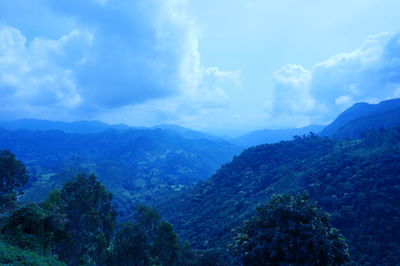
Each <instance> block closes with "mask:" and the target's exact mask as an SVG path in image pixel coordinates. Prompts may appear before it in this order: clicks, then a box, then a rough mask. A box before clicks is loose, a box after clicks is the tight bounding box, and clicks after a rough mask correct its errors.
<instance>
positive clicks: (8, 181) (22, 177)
mask: <svg viewBox="0 0 400 266" xmlns="http://www.w3.org/2000/svg"><path fill="white" fill-rule="evenodd" d="M27 181H28V171H27V170H26V168H25V166H24V164H23V163H22V162H21V161H19V160H17V159H16V158H15V155H14V154H13V153H11V152H10V151H7V150H4V151H0V212H1V211H4V210H7V209H8V208H12V207H14V205H15V203H16V200H17V195H18V194H19V193H18V191H17V189H18V188H21V187H22V186H24V185H25V184H26V182H27Z"/></svg>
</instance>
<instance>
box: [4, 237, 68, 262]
mask: <svg viewBox="0 0 400 266" xmlns="http://www.w3.org/2000/svg"><path fill="white" fill-rule="evenodd" d="M0 265H12V266H65V264H64V263H62V262H60V261H58V260H56V259H54V258H52V257H44V256H40V255H38V254H37V253H35V252H33V251H29V250H24V249H20V248H18V247H15V246H11V245H8V244H6V243H3V242H2V241H0Z"/></svg>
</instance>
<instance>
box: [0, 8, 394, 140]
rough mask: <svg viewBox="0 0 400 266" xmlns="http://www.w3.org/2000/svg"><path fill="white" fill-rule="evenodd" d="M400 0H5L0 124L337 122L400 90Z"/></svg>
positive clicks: (227, 131) (226, 129) (228, 130)
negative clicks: (26, 120)
mask: <svg viewBox="0 0 400 266" xmlns="http://www.w3.org/2000/svg"><path fill="white" fill-rule="evenodd" d="M399 8H400V2H397V1H393V0H384V1H377V0H368V1H360V0H355V1H352V2H351V3H349V2H348V1H347V2H346V1H336V2H334V3H322V2H320V1H311V2H308V3H298V2H296V1H294V0H284V1H281V2H279V3H276V2H269V1H261V0H252V1H243V0H237V1H228V0H221V1H217V2H215V1H210V0H207V1H202V2H195V1H189V0H187V1H186V0H167V1H161V0H150V1H132V0H120V1H116V0H101V1H100V0H87V1H69V2H68V3H55V2H52V1H49V0H33V1H29V2H24V1H22V0H16V1H13V2H9V1H6V0H0V18H1V19H0V69H1V70H2V74H1V75H0V92H1V96H2V97H1V99H0V106H1V107H0V120H15V119H21V118H27V117H29V118H30V119H43V120H51V121H65V122H71V121H90V120H98V121H101V122H104V123H107V124H126V125H129V126H132V127H138V126H144V127H151V126H155V125H160V124H173V125H179V126H182V127H186V128H189V129H193V130H197V131H201V132H207V133H211V134H214V135H219V136H222V135H230V136H232V135H241V134H245V133H248V132H252V131H255V130H261V129H290V128H300V127H304V126H307V125H327V124H329V123H330V122H331V121H333V119H334V118H335V117H336V116H337V115H339V114H340V113H341V112H342V111H344V110H345V109H347V108H349V107H350V106H352V104H354V103H356V102H368V103H377V102H380V101H382V100H387V99H393V98H398V97H400V74H399V70H398V69H400V55H399V54H400V53H399V51H400V35H399V29H400V21H399V20H398V19H397V16H398V14H397V12H396V10H399ZM332 14H335V16H333V15H332Z"/></svg>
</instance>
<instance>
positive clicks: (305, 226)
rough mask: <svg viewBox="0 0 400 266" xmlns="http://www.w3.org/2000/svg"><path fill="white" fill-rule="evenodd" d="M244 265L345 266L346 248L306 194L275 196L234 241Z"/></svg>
mask: <svg viewBox="0 0 400 266" xmlns="http://www.w3.org/2000/svg"><path fill="white" fill-rule="evenodd" d="M232 248H233V251H234V253H235V254H236V255H237V256H238V257H239V258H240V259H241V260H242V261H243V264H244V265H282V264H285V265H286V264H294V265H342V264H344V263H346V262H347V261H348V259H349V255H348V249H347V245H346V243H345V242H344V239H343V237H342V236H341V235H340V234H339V232H338V230H337V229H335V228H332V227H331V226H330V223H329V216H328V215H327V214H326V213H325V212H323V211H322V210H321V209H320V208H318V207H317V206H316V205H315V204H314V203H312V202H310V201H309V199H308V195H307V194H295V195H290V194H285V195H273V196H272V197H271V199H270V201H269V202H268V203H267V204H265V205H261V206H259V207H258V208H257V209H256V213H255V215H254V216H253V217H252V218H251V219H250V220H248V221H246V222H245V224H244V226H243V227H242V228H241V229H240V230H239V232H238V234H237V236H235V237H234V243H233V246H232Z"/></svg>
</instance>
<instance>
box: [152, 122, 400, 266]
mask: <svg viewBox="0 0 400 266" xmlns="http://www.w3.org/2000/svg"><path fill="white" fill-rule="evenodd" d="M399 154H400V128H396V129H393V130H386V131H385V130H384V131H380V132H370V133H368V134H366V135H365V138H364V139H363V140H355V141H347V142H343V141H337V140H333V139H327V138H322V137H318V136H315V135H310V136H308V137H303V138H301V137H297V138H295V140H293V141H285V142H280V143H277V144H266V145H260V146H256V147H253V148H250V149H247V150H245V151H244V152H243V153H242V154H241V155H240V156H238V157H235V158H234V160H233V161H232V162H231V163H229V164H226V165H224V166H222V167H221V168H220V169H219V170H218V171H217V172H216V173H215V174H214V175H213V176H212V177H211V179H210V180H208V181H205V182H202V183H200V184H198V185H197V186H195V187H193V188H191V189H189V190H188V191H185V192H182V193H181V195H177V196H176V197H174V198H170V199H169V200H167V201H166V202H163V203H161V204H159V205H158V207H159V209H160V210H161V212H162V214H163V215H164V216H166V217H168V219H169V220H170V221H171V222H172V223H173V224H174V225H175V226H176V229H177V231H178V232H179V233H180V235H182V236H183V237H184V238H187V239H188V240H189V241H192V242H193V243H194V245H195V246H196V247H199V248H207V247H215V246H218V247H226V245H227V243H229V241H230V239H231V236H232V235H231V230H232V229H233V228H235V227H237V226H239V225H240V224H241V223H242V222H243V220H245V219H246V217H248V215H249V213H251V211H252V210H253V209H254V207H255V206H256V205H257V204H258V203H261V202H265V201H266V200H267V198H268V197H269V196H270V195H271V194H274V193H286V192H294V191H303V190H308V191H309V192H310V193H311V196H312V198H313V199H314V200H317V201H319V203H320V205H322V207H324V208H325V210H327V211H329V212H330V213H332V214H333V217H332V221H333V224H334V226H335V227H338V228H339V229H340V230H341V232H342V233H343V234H344V236H345V237H346V238H347V239H348V242H349V246H350V248H351V254H352V258H353V261H354V262H356V263H358V264H360V265H365V264H366V263H367V262H368V263H372V264H377V263H384V264H385V263H386V264H390V265H391V264H393V263H396V262H398V261H399V258H400V249H399V248H400V240H399V239H400V230H399V229H400V223H399V221H400V209H399V208H398V202H400V156H399ZM372 229H373V230H372Z"/></svg>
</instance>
